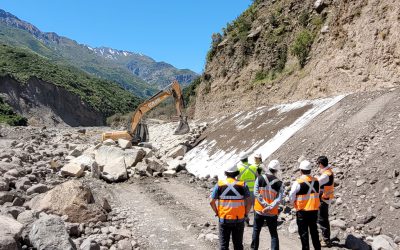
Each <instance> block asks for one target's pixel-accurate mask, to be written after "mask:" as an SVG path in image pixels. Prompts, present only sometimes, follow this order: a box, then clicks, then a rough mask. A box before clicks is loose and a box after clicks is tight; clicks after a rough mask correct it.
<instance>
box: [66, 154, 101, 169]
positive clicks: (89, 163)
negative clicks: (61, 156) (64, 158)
mask: <svg viewBox="0 0 400 250" xmlns="http://www.w3.org/2000/svg"><path fill="white" fill-rule="evenodd" d="M71 163H77V164H81V165H83V167H84V169H85V170H86V169H92V168H93V165H97V163H96V161H95V160H94V155H93V157H92V156H90V155H81V156H79V157H77V158H75V159H72V160H71Z"/></svg>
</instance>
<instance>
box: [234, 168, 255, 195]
mask: <svg viewBox="0 0 400 250" xmlns="http://www.w3.org/2000/svg"><path fill="white" fill-rule="evenodd" d="M237 167H238V170H239V175H238V177H237V179H238V180H240V181H244V182H245V183H246V185H247V187H248V188H249V190H250V192H253V190H254V182H255V180H256V178H257V166H255V165H250V164H249V163H247V162H245V163H242V162H240V163H239V164H238V165H237Z"/></svg>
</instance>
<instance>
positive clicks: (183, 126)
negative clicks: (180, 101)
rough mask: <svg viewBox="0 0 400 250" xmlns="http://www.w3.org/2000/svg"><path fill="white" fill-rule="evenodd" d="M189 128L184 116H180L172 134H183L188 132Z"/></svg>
mask: <svg viewBox="0 0 400 250" xmlns="http://www.w3.org/2000/svg"><path fill="white" fill-rule="evenodd" d="M189 131H190V128H189V123H188V122H187V119H186V117H184V118H181V119H180V121H179V125H178V127H177V128H176V130H175V132H174V135H184V134H187V133H189Z"/></svg>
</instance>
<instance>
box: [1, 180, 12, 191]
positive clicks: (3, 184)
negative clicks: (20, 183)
mask: <svg viewBox="0 0 400 250" xmlns="http://www.w3.org/2000/svg"><path fill="white" fill-rule="evenodd" d="M9 189H10V183H9V181H8V180H6V179H3V178H0V192H1V191H8V190H9Z"/></svg>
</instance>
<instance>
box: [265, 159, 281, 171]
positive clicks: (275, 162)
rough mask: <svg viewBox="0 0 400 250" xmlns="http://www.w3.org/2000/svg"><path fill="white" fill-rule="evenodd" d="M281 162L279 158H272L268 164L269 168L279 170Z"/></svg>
mask: <svg viewBox="0 0 400 250" xmlns="http://www.w3.org/2000/svg"><path fill="white" fill-rule="evenodd" d="M280 166H281V164H280V163H279V161H278V160H272V161H270V162H269V164H268V169H270V170H274V171H278V170H279V169H280Z"/></svg>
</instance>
